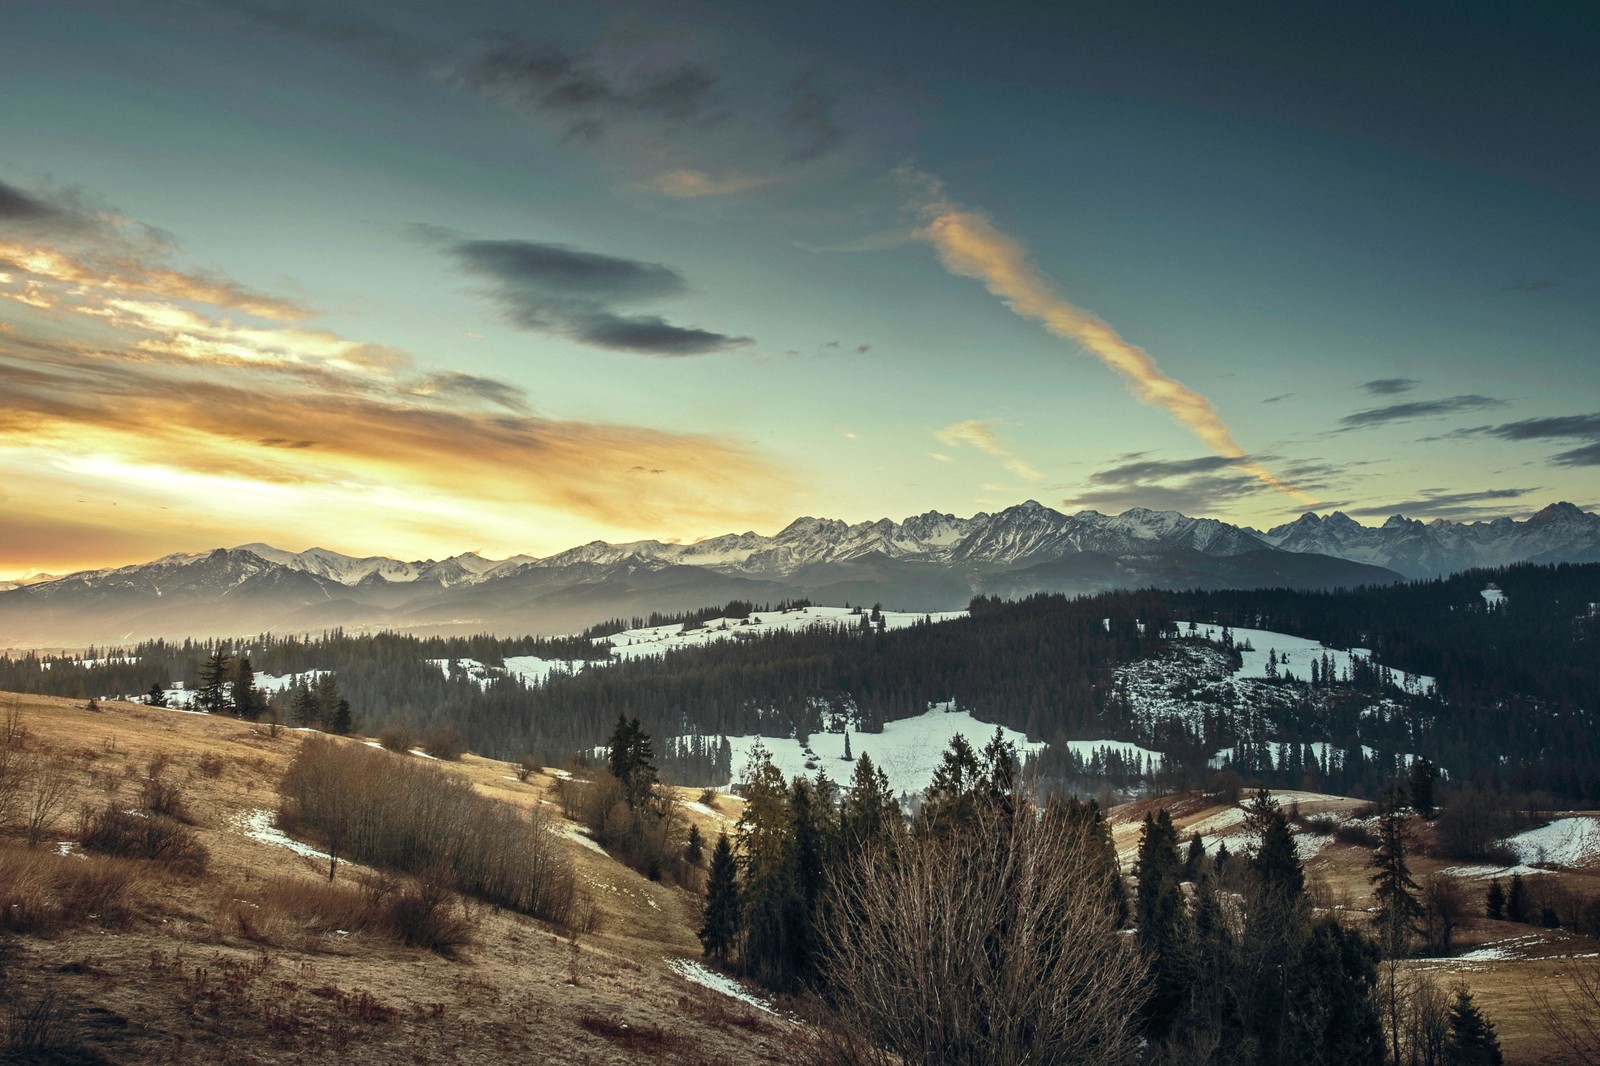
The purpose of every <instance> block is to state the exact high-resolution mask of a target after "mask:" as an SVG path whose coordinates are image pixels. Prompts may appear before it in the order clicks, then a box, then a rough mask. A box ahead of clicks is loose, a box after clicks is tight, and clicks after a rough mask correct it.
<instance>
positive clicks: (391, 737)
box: [378, 725, 417, 755]
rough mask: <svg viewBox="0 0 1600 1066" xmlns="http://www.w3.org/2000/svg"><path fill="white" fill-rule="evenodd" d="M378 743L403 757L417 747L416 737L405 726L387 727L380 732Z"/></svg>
mask: <svg viewBox="0 0 1600 1066" xmlns="http://www.w3.org/2000/svg"><path fill="white" fill-rule="evenodd" d="M378 743H379V744H382V745H383V746H384V747H385V748H388V749H389V750H390V751H396V752H399V753H400V754H402V755H404V754H405V753H406V752H408V751H410V750H411V749H412V748H414V747H416V746H417V744H416V738H415V736H414V735H413V734H412V732H411V730H409V729H407V728H406V727H405V726H403V725H386V726H384V727H383V728H382V729H380V730H378Z"/></svg>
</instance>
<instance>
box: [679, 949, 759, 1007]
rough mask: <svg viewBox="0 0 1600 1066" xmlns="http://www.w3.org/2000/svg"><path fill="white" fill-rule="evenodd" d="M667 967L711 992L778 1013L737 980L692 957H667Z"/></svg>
mask: <svg viewBox="0 0 1600 1066" xmlns="http://www.w3.org/2000/svg"><path fill="white" fill-rule="evenodd" d="M667 968H668V969H670V970H671V971H672V972H673V973H675V974H677V975H678V976H679V977H681V978H683V979H684V980H685V981H692V982H693V983H695V984H697V985H701V986H702V987H705V988H709V989H711V990H712V991H713V992H720V993H722V994H723V995H725V996H727V997H729V998H730V999H736V1000H738V1001H739V1002H740V1003H747V1004H749V1005H750V1006H752V1007H755V1008H756V1009H757V1010H764V1011H766V1012H767V1013H768V1014H777V1013H778V1012H777V1011H776V1010H774V1009H773V1008H772V1004H770V1003H768V1002H767V1001H766V1000H764V999H762V998H761V997H760V996H757V995H755V994H754V993H753V992H750V991H749V990H748V989H746V988H745V987H744V986H743V985H741V984H740V983H739V982H738V981H736V980H734V979H733V978H731V977H729V976H727V975H726V974H720V973H717V972H716V971H715V970H710V969H707V968H706V967H704V966H702V965H701V964H700V963H698V962H696V961H694V960H693V959H668V960H667Z"/></svg>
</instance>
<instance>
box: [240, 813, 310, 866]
mask: <svg viewBox="0 0 1600 1066" xmlns="http://www.w3.org/2000/svg"><path fill="white" fill-rule="evenodd" d="M234 826H235V828H237V829H238V830H239V831H240V832H241V833H243V834H244V835H245V836H247V837H249V838H250V839H251V840H259V841H260V842H261V843H263V844H274V845H276V846H278V847H280V848H288V849H289V850H290V851H292V852H294V853H295V854H296V855H304V856H305V857H306V858H308V859H327V858H328V853H327V852H325V851H318V850H317V849H316V848H314V847H312V846H311V845H310V844H302V843H300V841H298V840H296V839H294V838H293V837H291V836H288V835H286V834H285V833H284V831H283V830H281V829H279V828H278V827H277V826H275V825H273V824H272V812H271V811H269V810H266V809H265V808H261V807H257V808H256V809H255V810H253V811H248V812H246V813H244V814H242V815H240V816H239V817H238V818H237V819H236V820H235V822H234Z"/></svg>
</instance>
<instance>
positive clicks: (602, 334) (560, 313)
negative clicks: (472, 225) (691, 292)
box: [432, 232, 751, 356]
mask: <svg viewBox="0 0 1600 1066" xmlns="http://www.w3.org/2000/svg"><path fill="white" fill-rule="evenodd" d="M432 235H433V236H438V234H437V233H436V232H435V233H433V234H432ZM448 251H449V252H450V254H451V255H453V256H454V257H455V258H456V260H457V261H459V262H460V263H461V264H462V266H463V267H464V268H465V269H466V270H467V272H468V273H470V274H473V275H475V276H477V277H481V278H485V279H487V280H488V281H490V282H491V283H492V286H493V287H492V288H491V290H490V295H491V297H492V298H493V299H494V300H495V301H496V302H497V303H498V304H499V305H500V307H501V309H502V310H503V311H504V312H505V315H506V318H507V319H508V320H509V321H510V322H511V323H512V324H513V325H516V326H517V327H519V328H521V329H527V330H535V331H538V332H543V333H552V334H557V335H561V336H567V337H570V338H572V339H573V340H575V341H577V342H578V343H580V344H586V345H589V346H591V347H595V348H607V349H610V350H613V351H623V352H637V353H639V354H641V355H658V356H687V355H704V354H707V353H710V352H719V351H727V350H729V349H731V348H739V347H743V346H745V345H747V344H749V343H751V340H750V338H749V337H735V336H730V335H728V334H725V333H717V332H714V331H712V330H706V329H700V328H697V327H692V326H679V325H674V324H673V323H671V322H668V321H667V320H666V319H664V318H661V317H659V316H656V315H636V314H628V313H624V312H622V311H620V310H619V309H617V307H616V306H615V305H617V304H628V303H634V302H639V301H650V300H657V299H662V298H664V297H669V296H676V295H680V294H682V293H685V292H687V291H688V285H687V284H686V283H685V281H684V279H683V276H682V275H681V274H679V273H678V272H677V271H675V270H673V269H671V268H670V267H666V266H662V265H661V264H659V263H647V262H643V261H641V260H635V259H623V258H619V257H617V256H610V255H601V254H599V253H596V252H587V251H583V250H582V249H578V248H572V247H569V246H568V245H564V244H541V243H538V242H535V241H514V240H457V241H453V242H452V243H450V244H449V245H448Z"/></svg>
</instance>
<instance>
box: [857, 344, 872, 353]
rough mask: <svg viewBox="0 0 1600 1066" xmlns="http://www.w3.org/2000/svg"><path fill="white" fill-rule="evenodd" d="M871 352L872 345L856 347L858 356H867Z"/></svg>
mask: <svg viewBox="0 0 1600 1066" xmlns="http://www.w3.org/2000/svg"><path fill="white" fill-rule="evenodd" d="M870 351H872V345H870V344H858V345H856V354H857V355H866V354H867V353H868V352H870Z"/></svg>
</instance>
